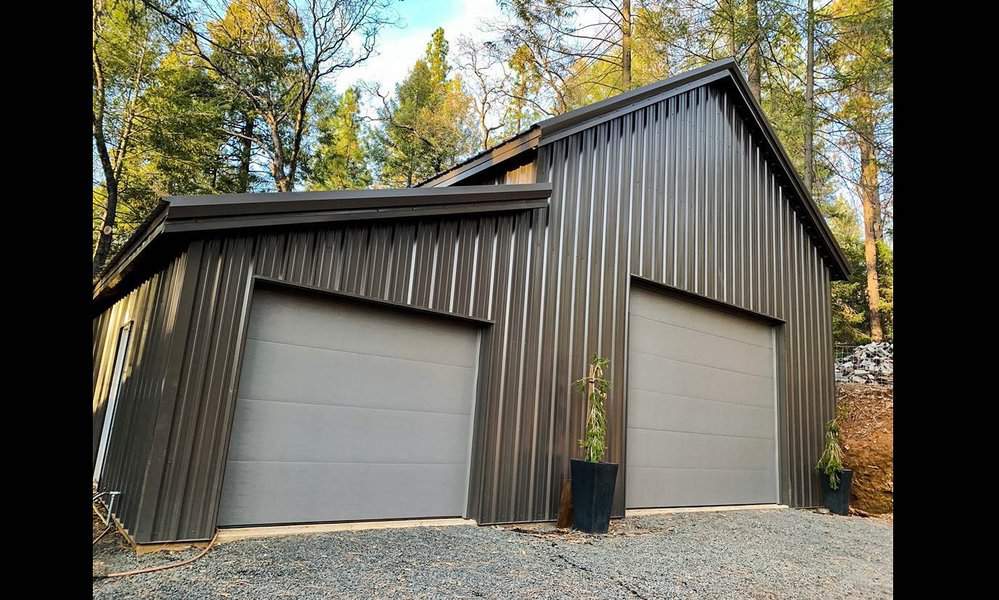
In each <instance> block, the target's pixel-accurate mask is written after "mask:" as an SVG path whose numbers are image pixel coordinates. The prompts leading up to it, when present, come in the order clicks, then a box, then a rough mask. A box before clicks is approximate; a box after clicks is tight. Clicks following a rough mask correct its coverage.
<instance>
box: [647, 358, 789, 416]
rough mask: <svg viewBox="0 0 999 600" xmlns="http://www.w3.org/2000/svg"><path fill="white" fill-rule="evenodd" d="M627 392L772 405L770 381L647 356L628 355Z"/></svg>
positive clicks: (771, 380) (767, 378)
mask: <svg viewBox="0 0 999 600" xmlns="http://www.w3.org/2000/svg"><path fill="white" fill-rule="evenodd" d="M630 358H631V364H630V365H629V372H628V381H629V387H630V388H637V389H640V390H649V391H658V392H662V393H666V394H675V395H678V396H687V397H694V398H704V399H705V400H716V401H720V402H735V403H741V404H753V405H756V406H768V407H769V406H772V405H773V399H772V394H773V378H771V377H760V376H756V375H747V374H745V373H736V372H733V371H726V370H723V369H717V368H712V367H710V366H704V365H695V364H691V363H681V362H678V361H675V360H671V359H667V358H662V357H660V356H655V355H651V354H642V353H637V354H632V355H631V357H630Z"/></svg>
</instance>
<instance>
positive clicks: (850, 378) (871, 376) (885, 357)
mask: <svg viewBox="0 0 999 600" xmlns="http://www.w3.org/2000/svg"><path fill="white" fill-rule="evenodd" d="M893 373H894V366H893V363H892V344H891V342H882V343H873V344H866V345H864V346H857V347H856V348H854V350H853V352H852V353H851V354H849V355H848V356H844V357H843V358H841V359H839V360H837V361H836V381H839V382H843V383H866V384H877V385H891V384H892V382H893V381H894V376H893Z"/></svg>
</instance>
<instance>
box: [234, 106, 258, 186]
mask: <svg viewBox="0 0 999 600" xmlns="http://www.w3.org/2000/svg"><path fill="white" fill-rule="evenodd" d="M253 121H254V117H253V115H252V114H250V113H249V112H248V111H247V112H246V113H244V114H243V138H242V139H241V140H240V152H239V183H238V188H237V189H236V191H237V192H241V193H246V192H248V191H250V161H251V160H252V159H253Z"/></svg>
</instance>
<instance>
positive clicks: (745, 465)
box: [628, 428, 774, 471]
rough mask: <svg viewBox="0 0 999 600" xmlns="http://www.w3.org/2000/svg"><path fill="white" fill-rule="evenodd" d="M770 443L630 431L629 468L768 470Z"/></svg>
mask: <svg viewBox="0 0 999 600" xmlns="http://www.w3.org/2000/svg"><path fill="white" fill-rule="evenodd" d="M773 456H774V443H773V440H772V439H760V438H752V437H735V436H726V435H710V434H702V433H687V432H679V431H661V430H656V429H639V428H632V429H631V430H629V431H628V464H629V466H636V467H671V468H679V469H739V470H753V471H767V470H770V463H772V462H773Z"/></svg>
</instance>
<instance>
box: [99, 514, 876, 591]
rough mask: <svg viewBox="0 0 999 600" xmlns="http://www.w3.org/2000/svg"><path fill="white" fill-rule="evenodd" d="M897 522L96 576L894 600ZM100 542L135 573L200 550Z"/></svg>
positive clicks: (736, 528)
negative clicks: (139, 552)
mask: <svg viewBox="0 0 999 600" xmlns="http://www.w3.org/2000/svg"><path fill="white" fill-rule="evenodd" d="M892 527H893V526H892V525H891V523H890V522H888V521H884V520H879V519H865V518H861V517H841V516H836V515H828V514H819V513H817V512H813V511H806V510H790V509H785V510H750V511H732V512H713V513H712V512H703V513H682V514H673V515H657V516H643V517H629V518H627V519H624V520H620V521H614V522H613V524H612V528H611V532H610V533H609V534H608V535H604V536H585V535H582V534H579V533H569V534H566V533H564V532H562V533H560V532H558V530H555V529H553V528H552V527H551V526H548V525H541V526H523V527H474V526H471V527H469V526H457V527H418V528H410V529H381V530H371V531H354V532H338V533H322V534H312V535H299V536H289V537H281V538H266V539H257V540H243V541H237V542H228V543H225V544H221V545H218V546H216V547H214V548H213V549H212V550H211V551H210V552H209V553H208V554H207V555H205V556H204V557H203V558H201V559H200V560H198V561H195V562H194V563H192V564H190V565H186V566H183V567H178V568H176V569H170V570H166V571H160V572H156V573H149V574H142V575H134V576H130V577H123V578H114V579H95V580H94V585H93V592H94V598H116V599H123V598H234V599H238V598H566V597H572V598H816V597H822V598H825V599H830V598H891V597H892V592H893V587H892ZM107 538H108V539H105V540H101V542H99V544H98V545H97V546H96V547H95V548H94V561H95V567H96V566H97V562H98V561H99V562H100V563H101V567H102V568H107V569H108V570H110V571H122V570H128V569H134V568H141V567H147V566H153V565H156V564H163V563H167V562H174V561H177V560H181V559H183V558H187V557H189V556H193V555H194V554H196V553H197V552H198V551H197V550H190V551H184V552H177V553H172V554H164V553H158V554H150V555H145V556H141V557H137V556H135V555H134V554H133V553H132V552H131V551H130V550H128V549H127V548H126V547H125V546H124V545H122V543H121V541H120V539H119V538H118V537H117V536H113V537H112V536H111V535H110V534H109V535H108V536H107Z"/></svg>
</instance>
